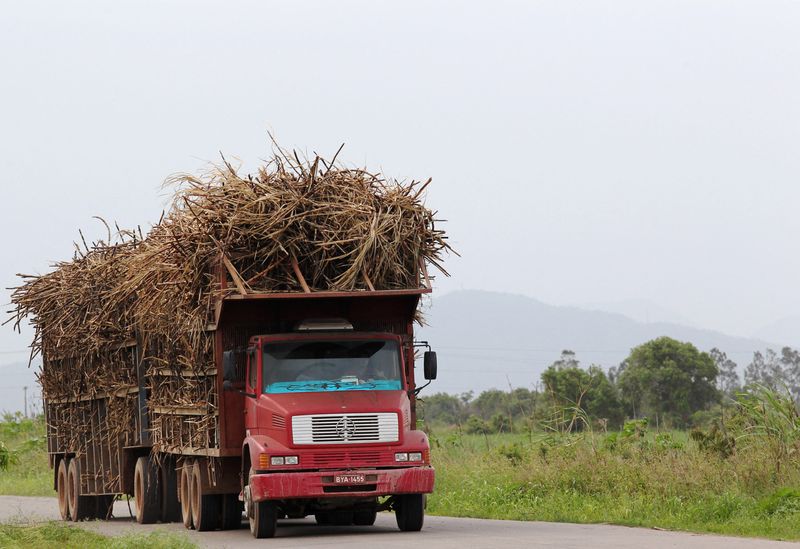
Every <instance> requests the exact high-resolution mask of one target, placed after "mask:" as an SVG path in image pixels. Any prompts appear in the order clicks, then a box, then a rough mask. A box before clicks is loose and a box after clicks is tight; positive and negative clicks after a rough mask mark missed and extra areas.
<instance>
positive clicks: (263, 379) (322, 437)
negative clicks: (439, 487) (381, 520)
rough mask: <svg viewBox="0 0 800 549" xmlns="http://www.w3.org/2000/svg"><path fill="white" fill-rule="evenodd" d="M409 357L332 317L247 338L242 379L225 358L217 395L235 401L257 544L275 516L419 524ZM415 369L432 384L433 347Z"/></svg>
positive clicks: (419, 443) (419, 445) (424, 473)
mask: <svg viewBox="0 0 800 549" xmlns="http://www.w3.org/2000/svg"><path fill="white" fill-rule="evenodd" d="M414 349H415V347H414V346H413V344H410V342H409V341H408V335H407V334H398V333H392V332H381V331H357V330H355V329H354V327H353V324H351V323H350V322H349V321H348V320H346V319H339V318H331V319H306V320H302V321H300V322H297V323H296V325H295V326H294V329H293V330H292V331H290V332H285V333H270V334H261V335H255V336H252V337H250V339H249V341H248V345H247V348H246V350H245V355H246V360H245V361H244V362H245V364H246V367H245V372H244V375H243V376H242V375H241V372H238V375H237V367H236V366H237V361H236V356H235V353H234V352H233V351H228V352H226V353H224V356H223V363H224V364H223V366H224V370H225V373H224V378H225V382H224V383H225V389H226V390H228V391H231V390H236V391H238V392H240V393H241V394H242V395H243V397H244V398H243V399H242V402H243V410H242V413H243V414H244V422H243V423H244V431H245V432H244V437H243V442H242V454H241V455H242V494H241V499H242V500H243V502H244V507H245V514H246V516H247V518H248V520H249V522H250V529H251V531H252V533H253V535H254V536H255V537H257V538H260V537H271V536H273V535H274V532H275V528H276V521H277V519H278V518H282V517H289V518H299V517H304V516H308V515H312V514H313V515H314V516H315V518H316V520H317V522H318V523H320V524H358V525H371V524H373V523H374V522H375V520H376V514H377V512H378V511H381V510H394V511H395V513H396V518H397V525H398V527H399V528H400V529H401V530H404V531H415V530H420V529H421V528H422V524H423V521H424V509H425V494H428V493H430V492H432V491H433V486H434V469H433V467H432V466H431V464H430V445H429V442H428V437H427V435H426V434H425V433H424V432H423V431H420V430H418V429H417V428H416V414H415V409H414V404H415V402H414V401H415V395H416V392H418V391H417V389H416V388H415V384H414V378H413V376H414ZM409 365H410V366H409ZM424 370H425V378H426V379H429V380H432V379H434V378H435V377H436V356H435V354H434V353H433V352H431V351H428V352H425V353H424ZM242 377H243V378H244V379H243V380H242V379H241V378H242ZM237 379H238V380H239V381H238V383H237Z"/></svg>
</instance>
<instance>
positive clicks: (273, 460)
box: [269, 456, 284, 465]
mask: <svg viewBox="0 0 800 549" xmlns="http://www.w3.org/2000/svg"><path fill="white" fill-rule="evenodd" d="M269 464H270V465H283V464H284V459H283V456H280V457H278V456H272V457H271V458H270V459H269Z"/></svg>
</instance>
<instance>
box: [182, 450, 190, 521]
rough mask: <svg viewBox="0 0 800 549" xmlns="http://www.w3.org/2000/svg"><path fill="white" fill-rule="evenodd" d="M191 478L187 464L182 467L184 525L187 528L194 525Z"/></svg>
mask: <svg viewBox="0 0 800 549" xmlns="http://www.w3.org/2000/svg"><path fill="white" fill-rule="evenodd" d="M190 482H191V478H190V476H189V474H188V470H187V468H186V466H185V465H184V467H183V468H182V469H181V513H182V514H183V517H181V518H183V525H184V526H186V527H187V528H191V527H192V502H191V489H190V487H189V483H190Z"/></svg>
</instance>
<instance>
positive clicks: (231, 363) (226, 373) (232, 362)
mask: <svg viewBox="0 0 800 549" xmlns="http://www.w3.org/2000/svg"><path fill="white" fill-rule="evenodd" d="M236 378H237V376H236V352H235V351H225V352H223V353H222V381H223V384H222V385H223V387H224V386H225V383H231V384H232V383H233V382H234V381H237V379H236Z"/></svg>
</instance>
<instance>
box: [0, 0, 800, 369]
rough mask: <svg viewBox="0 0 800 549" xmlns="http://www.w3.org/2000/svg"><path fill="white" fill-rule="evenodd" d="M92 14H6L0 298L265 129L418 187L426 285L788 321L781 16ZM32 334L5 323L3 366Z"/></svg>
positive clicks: (184, 5)
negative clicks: (444, 234)
mask: <svg viewBox="0 0 800 549" xmlns="http://www.w3.org/2000/svg"><path fill="white" fill-rule="evenodd" d="M111 5H112V3H108V2H96V3H87V2H76V1H72V2H68V3H67V2H53V3H43V2H36V1H26V2H13V3H12V2H4V4H3V8H2V13H1V14H0V177H2V179H1V181H2V202H0V208H2V212H1V215H0V243H1V244H2V250H3V254H2V262H1V263H0V267H2V268H0V282H2V286H3V287H6V286H11V285H13V284H15V283H16V282H15V278H14V274H15V273H16V272H28V273H36V272H44V271H46V270H47V269H48V264H49V261H50V260H54V259H65V258H67V257H69V256H70V255H71V246H72V242H73V240H74V239H76V238H77V230H78V228H82V229H84V231H85V233H86V234H87V235H88V236H90V237H91V236H95V237H96V236H101V235H102V234H104V232H105V230H104V229H103V228H102V226H101V225H100V224H99V223H98V222H96V221H94V220H92V216H93V215H102V216H104V217H105V218H106V219H109V220H117V221H118V222H119V223H120V225H121V226H135V225H136V224H141V225H143V227H147V225H148V224H149V223H151V222H153V221H155V220H157V219H158V217H159V214H160V212H161V209H162V208H163V207H164V206H165V204H166V197H167V195H166V194H165V192H164V191H163V190H162V189H161V182H162V181H163V179H164V178H165V177H166V176H167V175H169V174H171V173H174V172H177V171H191V172H196V171H199V170H201V169H202V168H203V166H204V164H205V163H206V162H207V161H210V160H215V159H216V158H217V155H218V151H223V152H224V153H225V154H226V155H228V156H230V157H234V156H236V157H239V158H241V160H242V161H243V163H244V166H245V167H253V166H255V165H256V164H257V163H258V161H259V159H260V158H264V157H266V156H267V155H268V154H269V152H270V145H269V142H268V138H267V131H272V132H273V133H274V134H275V135H276V137H277V138H278V140H279V141H280V143H281V144H282V145H283V146H284V147H289V148H291V147H296V148H299V149H301V150H305V151H308V152H309V153H311V152H313V151H317V152H321V153H325V154H328V155H331V154H333V153H334V152H335V151H336V149H337V148H338V147H339V145H340V144H341V143H345V144H346V145H345V149H344V151H343V153H342V154H341V156H340V158H342V159H344V160H345V161H346V162H347V163H349V164H354V165H367V166H368V167H371V168H374V169H383V170H384V171H385V172H386V173H387V174H389V175H393V176H396V177H399V178H417V179H422V178H428V177H432V178H433V180H434V183H433V185H432V186H431V187H430V189H431V190H430V193H429V195H428V204H429V205H430V206H431V207H433V208H435V209H438V210H439V211H440V212H441V216H442V217H443V218H445V219H447V220H448V223H447V225H446V227H447V229H448V230H449V232H450V233H451V235H452V243H453V244H454V246H455V247H456V248H457V249H458V250H459V251H460V252H461V253H462V255H463V258H462V259H456V258H452V260H451V261H449V262H448V265H449V267H450V269H451V271H452V275H453V276H452V278H451V279H450V280H439V281H438V286H439V290H440V291H442V292H446V291H452V290H455V289H459V288H478V289H487V290H502V291H508V292H518V293H524V294H527V295H530V296H533V297H536V298H538V299H541V300H543V301H547V302H550V303H554V304H568V303H586V302H593V303H594V302H603V301H618V300H625V299H634V298H635V299H647V300H651V301H653V302H655V303H657V304H659V305H661V306H663V307H666V308H668V309H670V310H672V311H674V312H675V313H676V314H678V315H681V316H683V317H685V318H687V319H690V320H691V321H692V322H693V323H695V324H696V325H698V326H702V327H707V328H713V329H717V330H721V331H724V332H728V333H731V334H741V335H749V334H751V333H753V332H754V331H755V330H756V329H758V328H759V327H761V326H762V325H764V324H767V323H770V322H772V321H774V320H776V319H779V318H781V317H784V316H787V315H793V314H800V291H798V281H800V254H798V253H797V249H796V242H797V238H798V235H800V215H798V212H797V210H798V205H799V204H800V178H799V177H798V175H800V155H799V154H798V144H800V139H799V138H800V106H799V105H800V101H798V98H800V33H799V32H798V29H800V3H798V2H795V1H792V2H777V1H752V2H735V1H731V0H724V1H707V2H702V1H700V2H698V1H697V0H691V1H685V2H684V1H669V2H658V1H648V2H642V1H641V0H633V1H614V2H603V1H597V0H592V1H586V2H573V1H567V0H554V1H551V2H533V1H526V2H498V1H492V2H488V1H487V2H483V3H480V4H477V3H467V2H453V3H444V2H430V1H427V2H408V1H406V2H402V3H399V2H394V3H388V2H376V1H370V2H366V1H365V2H343V1H337V2H264V1H258V2H219V3H209V2H198V1H191V2H164V1H160V2H137V3H135V4H134V3H132V2H114V3H113V6H114V7H113V8H112V7H111ZM2 297H3V300H2V301H3V303H7V302H8V295H7V293H5V294H3V295H2ZM6 308H7V307H6ZM29 338H30V334H29V333H28V334H25V335H24V336H23V337H16V336H14V335H13V334H12V333H11V331H10V330H9V329H8V327H7V326H6V327H4V328H3V329H2V330H0V350H2V352H3V353H5V354H2V355H0V362H4V361H6V360H12V359H16V358H18V357H19V358H22V355H18V354H14V353H15V352H16V351H18V350H20V349H24V347H25V346H26V345H27V344H28V343H29Z"/></svg>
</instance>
